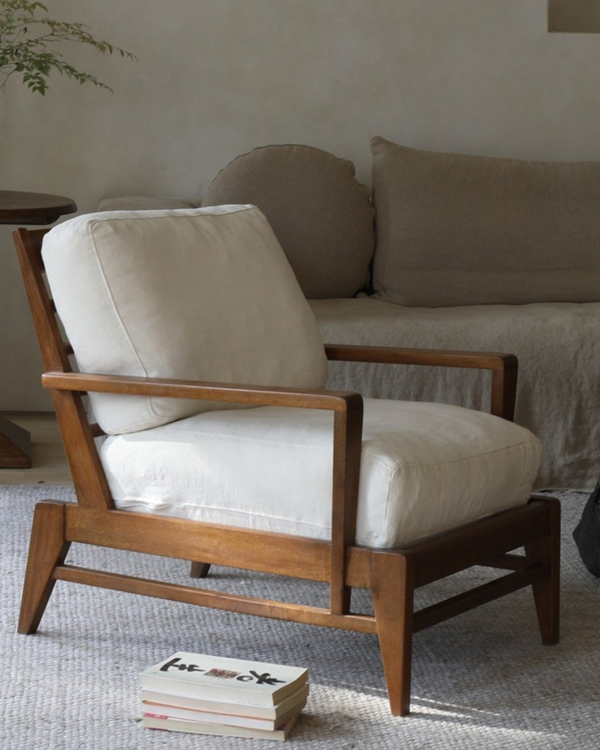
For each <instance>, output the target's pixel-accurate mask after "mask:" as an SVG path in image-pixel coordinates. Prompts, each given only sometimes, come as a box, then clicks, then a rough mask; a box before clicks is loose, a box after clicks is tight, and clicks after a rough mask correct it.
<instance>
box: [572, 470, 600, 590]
mask: <svg viewBox="0 0 600 750" xmlns="http://www.w3.org/2000/svg"><path fill="white" fill-rule="evenodd" d="M573 539H575V543H576V544H577V548H578V549H579V554H580V555H581V559H582V560H583V562H584V563H585V565H586V567H587V568H588V569H589V570H590V572H592V573H593V574H594V575H595V576H598V578H600V480H598V484H597V485H596V489H595V490H594V491H593V492H592V494H591V495H590V499H589V500H588V501H587V503H586V506H585V508H584V510H583V515H582V516H581V521H580V522H579V524H578V525H577V528H576V529H575V531H574V532H573Z"/></svg>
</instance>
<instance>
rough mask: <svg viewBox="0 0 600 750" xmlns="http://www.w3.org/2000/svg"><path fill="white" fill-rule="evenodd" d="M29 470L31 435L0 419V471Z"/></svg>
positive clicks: (2, 418)
mask: <svg viewBox="0 0 600 750" xmlns="http://www.w3.org/2000/svg"><path fill="white" fill-rule="evenodd" d="M30 468H31V435H30V434H29V432H27V430H24V429H23V428H22V427H19V426H18V425H16V424H13V422H9V421H8V419H4V417H0V469H30Z"/></svg>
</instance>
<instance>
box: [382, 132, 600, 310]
mask: <svg viewBox="0 0 600 750" xmlns="http://www.w3.org/2000/svg"><path fill="white" fill-rule="evenodd" d="M371 150H372V153H373V201H374V204H375V207H376V210H377V238H378V239H377V252H376V254H375V261H374V284H373V285H374V289H375V292H376V293H377V296H378V297H379V298H381V299H385V300H387V301H390V302H396V303H400V304H402V305H410V306H413V307H419V306H421V307H453V306H460V305H479V304H527V303H534V302H596V301H600V163H591V162H590V163H550V162H536V161H519V160H513V159H499V158H488V157H479V156H465V155H457V154H437V153H432V152H429V151H419V150H416V149H410V148H405V147H403V146H399V145H397V144H394V143H391V142H389V141H386V140H384V139H383V138H374V139H373V141H372V143H371Z"/></svg>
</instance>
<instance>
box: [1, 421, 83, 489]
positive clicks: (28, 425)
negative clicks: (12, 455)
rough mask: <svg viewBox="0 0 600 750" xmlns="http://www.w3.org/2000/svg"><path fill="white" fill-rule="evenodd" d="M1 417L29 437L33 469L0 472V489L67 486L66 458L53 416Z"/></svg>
mask: <svg viewBox="0 0 600 750" xmlns="http://www.w3.org/2000/svg"><path fill="white" fill-rule="evenodd" d="M2 416H4V417H5V418H6V419H10V420H11V421H12V422H14V423H15V424H18V425H19V426H20V427H24V428H25V429H26V430H29V432H30V433H31V443H32V446H33V466H32V467H31V469H0V485H2V484H68V483H70V482H71V474H70V472H69V466H68V464H67V457H66V455H65V451H64V448H63V445H62V440H61V438H60V432H59V430H58V425H57V423H56V417H55V415H54V414H51V413H36V414H24V413H20V414H10V413H4V414H3V415H2Z"/></svg>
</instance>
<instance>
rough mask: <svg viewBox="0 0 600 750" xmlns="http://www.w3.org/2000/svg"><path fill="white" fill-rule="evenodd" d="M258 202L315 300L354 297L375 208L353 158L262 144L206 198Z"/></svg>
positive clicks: (365, 273)
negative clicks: (348, 159)
mask: <svg viewBox="0 0 600 750" xmlns="http://www.w3.org/2000/svg"><path fill="white" fill-rule="evenodd" d="M222 203H253V204H254V205H255V206H258V207H259V208H260V209H261V211H262V212H263V213H264V214H265V216H266V217H267V219H268V220H269V223H270V224H271V226H272V227H273V230H274V232H275V234H276V236H277V238H278V239H279V241H280V242H281V246H282V247H283V250H284V252H285V254H286V255H287V258H288V260H289V262H290V264H291V266H292V268H293V269H294V273H295V274H296V278H297V279H298V282H299V284H300V286H301V288H302V291H303V292H304V294H305V295H306V296H307V297H308V298H309V299H328V298H335V297H353V296H354V295H355V294H356V292H358V291H360V290H361V289H362V288H363V287H364V286H366V284H367V283H368V281H369V264H370V263H371V259H372V258H373V252H374V249H375V226H374V215H375V212H374V210H373V207H372V205H371V202H370V199H369V189H368V188H367V187H366V186H365V185H361V184H360V183H359V182H357V181H356V179H355V177H354V165H353V164H352V162H350V161H346V160H345V159H338V158H337V157H335V156H333V155H332V154H330V153H328V152H327V151H321V150H320V149H317V148H311V147H310V146H295V145H284V146H264V147H262V148H256V149H254V150H253V151H251V152H250V153H249V154H243V155H242V156H238V157H237V159H234V160H233V161H232V162H231V163H230V164H229V165H228V166H227V167H225V168H224V169H223V170H221V172H219V174H218V175H217V176H216V177H215V179H214V180H213V182H212V184H211V185H210V187H209V188H208V192H207V193H206V195H205V197H204V199H203V201H202V205H203V206H216V205H219V204H222Z"/></svg>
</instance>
